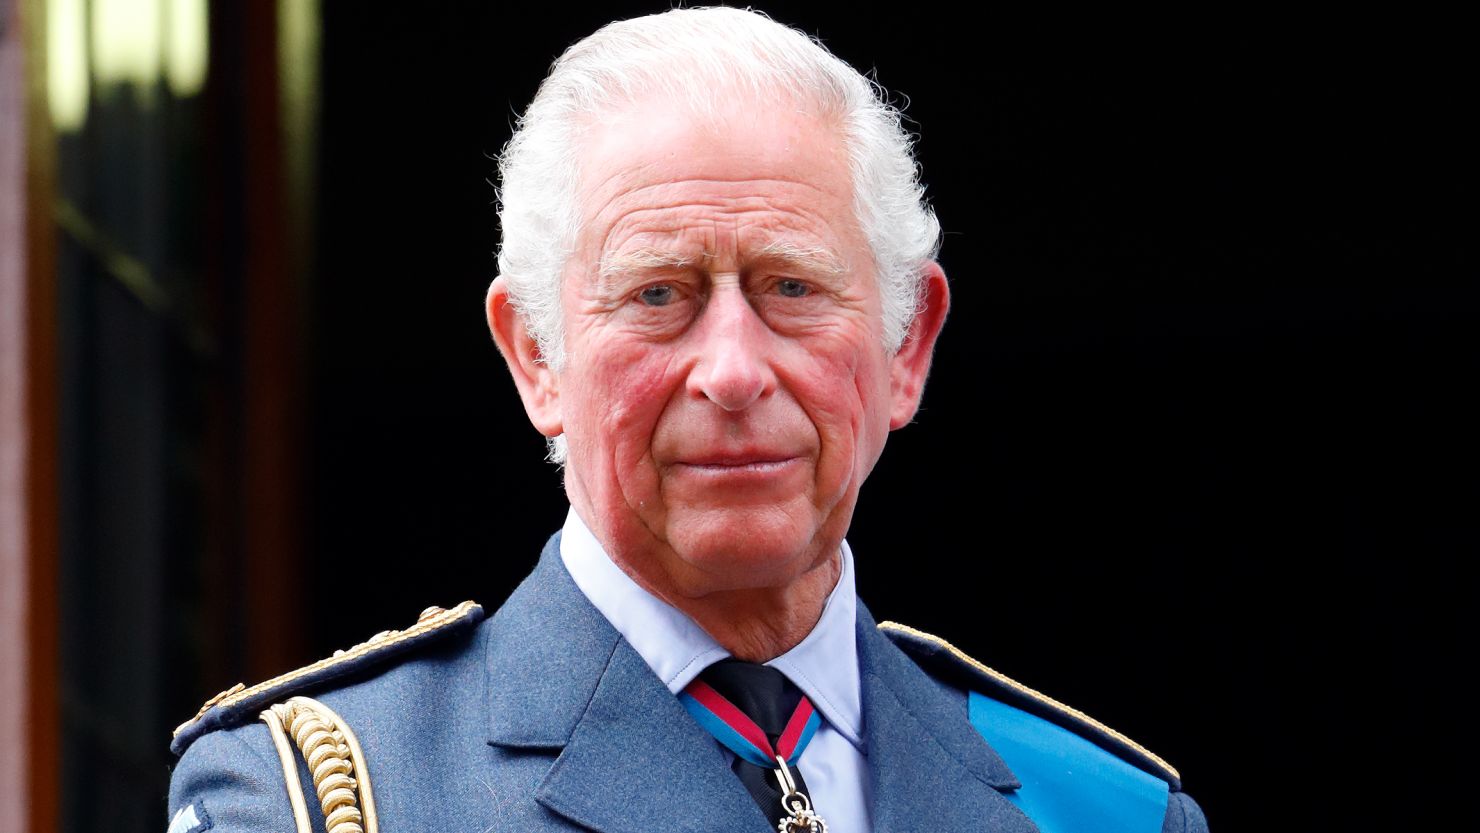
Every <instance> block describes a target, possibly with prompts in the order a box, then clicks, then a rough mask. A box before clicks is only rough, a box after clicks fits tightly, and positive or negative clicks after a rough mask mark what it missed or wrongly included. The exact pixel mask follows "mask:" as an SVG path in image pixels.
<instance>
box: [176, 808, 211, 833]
mask: <svg viewBox="0 0 1480 833" xmlns="http://www.w3.org/2000/svg"><path fill="white" fill-rule="evenodd" d="M210 829H211V817H210V814H208V813H206V806H205V805H204V804H201V803H200V802H199V801H197V802H195V803H194V804H191V805H189V806H187V807H184V808H182V809H181V810H180V812H178V813H176V814H175V817H174V818H173V819H170V829H169V833H201V831H204V830H210Z"/></svg>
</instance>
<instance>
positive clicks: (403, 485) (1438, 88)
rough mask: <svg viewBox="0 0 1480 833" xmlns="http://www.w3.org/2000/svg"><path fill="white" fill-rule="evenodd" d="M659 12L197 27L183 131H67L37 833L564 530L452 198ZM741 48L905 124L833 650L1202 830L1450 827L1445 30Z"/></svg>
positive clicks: (1455, 354) (1461, 231)
mask: <svg viewBox="0 0 1480 833" xmlns="http://www.w3.org/2000/svg"><path fill="white" fill-rule="evenodd" d="M311 6H312V4H310V5H309V6H305V8H310V7H311ZM665 7H666V6H664V5H663V4H601V5H600V6H599V7H598V6H595V5H594V4H577V5H575V6H569V5H558V6H557V5H556V4H545V5H537V4H517V5H516V4H507V3H482V2H439V3H428V4H420V5H416V6H410V5H408V4H404V3H399V4H392V3H386V2H369V1H368V0H360V2H353V3H350V2H327V3H323V4H322V15H321V17H314V18H313V20H315V21H317V23H316V27H317V28H313V27H310V28H311V29H312V30H313V31H314V32H316V35H315V37H313V38H308V39H307V40H303V41H300V42H298V43H299V44H300V47H301V48H300V49H299V51H298V52H296V53H294V54H295V55H299V56H300V57H298V58H294V59H293V60H298V61H300V63H299V64H293V63H292V62H291V61H285V59H283V58H281V57H279V56H280V54H281V53H279V52H278V46H279V44H280V43H283V42H287V41H290V40H291V38H287V37H286V36H285V35H284V34H283V33H285V32H288V31H289V30H290V27H289V26H288V23H289V22H290V21H289V19H288V18H286V17H282V14H281V12H280V11H274V9H275V8H276V9H279V10H281V9H282V8H287V6H274V4H267V3H260V4H259V3H239V2H215V3H211V4H210V12H211V18H210V44H211V55H210V75H209V79H208V81H207V85H206V87H205V88H204V90H203V91H201V92H199V93H192V94H189V95H181V96H177V97H174V98H171V97H170V96H168V95H164V94H162V93H161V90H162V89H163V87H162V86H161V83H162V82H156V83H155V86H154V88H153V91H152V92H149V91H148V90H145V91H143V92H139V91H135V92H134V93H127V91H123V92H116V91H114V92H107V91H103V90H100V89H99V88H98V87H96V86H95V87H94V89H93V92H92V93H91V99H90V105H89V116H88V121H87V123H86V125H85V127H83V128H80V129H78V130H76V131H74V132H72V133H68V134H66V135H62V136H60V137H59V138H58V140H57V147H56V149H55V150H56V155H57V160H56V162H55V165H56V168H57V170H56V178H57V183H56V185H55V191H56V205H55V206H52V208H53V209H54V211H53V213H54V215H55V217H54V219H55V220H56V225H57V239H58V243H57V270H56V271H57V279H56V282H57V288H58V292H57V294H58V298H57V306H58V315H57V317H58V322H57V324H56V328H57V330H58V332H57V340H58V359H57V364H58V370H59V374H58V375H59V388H60V394H59V403H58V405H57V408H58V412H59V418H58V421H59V426H58V437H59V444H60V447H59V448H58V449H57V451H58V463H57V465H58V469H59V474H58V479H59V480H60V482H61V486H62V488H61V494H60V495H59V499H58V502H59V507H60V508H59V515H60V529H61V534H60V537H61V553H60V557H59V565H60V566H59V568H58V574H59V575H58V584H59V586H60V588H61V593H60V596H61V598H60V601H59V602H58V605H59V607H60V611H59V613H58V617H59V620H60V622H59V631H60V633H59V643H60V647H59V652H58V653H59V656H60V660H59V666H60V671H59V675H60V680H59V687H60V691H59V697H58V699H59V701H60V705H61V715H62V724H63V725H62V730H61V737H60V743H61V747H60V757H61V759H62V764H63V767H62V770H63V771H62V779H61V780H62V783H63V784H66V785H75V784H80V783H87V784H88V785H89V799H88V800H86V801H74V800H72V798H71V796H70V793H66V794H64V800H63V801H62V805H61V806H62V815H63V822H64V824H63V825H62V827H63V829H66V830H69V831H74V832H75V833H80V831H92V830H113V831H120V830H128V831H133V830H140V831H143V830H154V829H159V826H160V824H161V823H162V822H164V821H165V819H164V818H163V816H164V806H163V804H164V802H163V795H164V790H165V788H166V781H167V778H168V765H169V763H170V760H171V759H170V757H169V755H168V753H167V751H166V739H167V737H168V732H169V729H170V728H171V727H173V726H174V725H175V724H177V723H179V722H180V721H181V720H184V719H185V718H187V717H189V716H190V715H191V714H193V713H194V711H195V708H196V706H197V705H198V704H199V703H200V702H202V701H203V700H204V699H205V698H207V697H209V696H210V695H211V694H213V693H215V692H216V691H219V690H221V689H222V688H225V687H226V686H227V685H229V684H231V683H233V682H236V681H238V680H242V681H244V682H247V683H249V684H250V683H252V682H255V681H257V680H260V679H263V678H265V677H267V676H270V675H273V674H276V673H280V672H282V671H284V670H286V669H288V668H292V667H294V666H295V665H297V664H302V663H306V662H308V661H311V660H313V659H315V658H318V657H321V656H325V655H327V654H329V653H330V652H331V651H333V650H334V649H336V648H344V647H348V646H349V645H351V644H354V643H358V642H361V641H363V640H364V639H366V638H367V637H368V636H370V635H371V634H373V633H375V632H377V631H380V630H382V629H385V628H395V627H405V626H407V625H409V624H410V623H411V622H412V621H413V620H414V618H415V616H416V614H417V612H418V611H420V610H421V609H422V608H423V607H425V606H427V605H431V604H440V605H444V606H450V605H451V604H455V603H456V602H458V601H461V600H463V599H467V598H472V599H477V600H478V601H480V602H482V603H483V604H484V605H485V606H486V607H488V608H489V609H490V610H491V609H492V608H494V607H496V606H497V605H498V604H499V603H500V602H501V601H502V599H503V598H504V597H505V595H506V594H507V593H508V592H509V590H510V589H511V588H512V586H513V584H514V583H515V582H517V581H518V580H519V579H520V578H522V577H523V576H524V575H525V574H526V573H527V572H528V571H529V570H530V569H531V568H532V566H533V564H534V561H535V558H536V556H537V553H538V551H539V548H540V546H541V545H542V544H543V542H544V541H545V539H546V538H547V537H548V536H549V535H550V534H551V533H552V532H554V531H555V530H556V529H557V528H558V527H559V525H560V523H561V522H562V519H563V517H564V514H565V511H566V504H565V501H564V497H563V494H562V492H561V488H560V478H559V473H558V472H557V470H556V469H555V468H554V467H552V466H550V465H549V464H547V463H544V462H543V455H544V444H543V440H542V438H540V437H539V436H538V435H537V434H536V433H535V431H534V430H533V429H532V428H531V427H530V426H529V425H528V424H527V422H526V421H525V418H524V414H523V410H522V408H521V406H520V404H519V401H518V398H517V396H516V395H515V392H514V388H513V385H512V383H511V382H510V381H509V380H508V378H507V374H506V372H505V370H504V368H503V364H502V361H501V359H500V358H499V356H498V353H497V350H496V349H495V348H494V346H493V344H492V342H491V340H490V338H489V336H488V333H487V327H486V324H485V322H484V317H483V296H484V292H485V290H486V288H487V285H488V282H489V281H490V280H491V279H492V277H493V276H494V272H495V261H494V254H493V252H494V249H495V247H496V245H497V241H498V230H497V218H496V210H495V205H494V187H493V185H492V183H491V181H490V180H491V179H492V177H493V176H494V170H495V166H494V162H493V161H492V158H493V156H494V155H496V154H497V152H498V151H499V149H500V148H501V147H502V145H503V143H504V142H505V141H506V140H507V137H508V134H509V130H510V127H511V125H512V123H513V121H514V119H515V115H516V113H517V112H518V111H519V110H520V109H521V108H522V107H524V106H525V104H526V103H527V102H528V100H529V99H530V97H531V96H532V95H533V93H534V90H535V88H536V86H537V84H538V83H539V80H540V79H541V78H542V77H543V75H544V72H545V70H546V69H547V68H548V66H549V64H550V62H551V61H552V60H553V59H554V58H555V57H556V56H557V55H558V54H559V53H560V52H561V51H562V50H563V49H564V48H565V47H566V46H567V45H568V44H570V43H571V42H573V41H574V40H576V39H578V38H579V37H581V36H583V35H585V34H588V33H589V32H591V31H593V30H594V29H595V28H597V27H598V26H599V25H601V24H602V23H604V22H606V21H608V20H611V19H614V18H618V17H624V16H629V15H632V14H639V13H646V12H650V11H655V10H660V9H662V8H665ZM765 8H766V10H767V11H769V12H771V13H772V14H773V15H774V16H775V17H776V18H777V19H779V20H781V21H783V22H786V23H789V24H792V25H796V26H798V27H800V28H802V29H804V30H806V31H808V32H811V33H814V34H817V35H819V36H820V37H821V38H822V39H823V40H824V42H825V43H826V44H827V45H828V46H829V47H830V48H831V49H833V50H834V51H835V52H836V53H837V54H838V55H840V56H841V57H843V58H844V59H846V60H848V61H849V62H850V63H852V64H853V65H854V66H856V67H858V68H860V69H864V70H875V71H876V74H877V79H878V80H879V81H880V83H882V84H883V85H884V86H885V87H887V88H888V89H889V90H891V91H892V92H893V94H894V96H895V97H896V99H897V100H899V101H901V102H905V101H907V102H908V107H907V111H906V112H907V114H908V116H909V117H910V119H911V124H910V127H911V129H912V130H914V131H916V132H918V134H919V137H920V138H919V143H918V153H919V158H920V160H921V162H922V164H923V167H924V176H925V181H926V183H927V185H928V193H929V197H930V199H931V201H932V203H933V205H934V206H935V208H936V210H937V211H938V213H939V215H940V218H941V222H942V225H943V227H944V229H945V239H944V247H943V249H942V253H941V261H942V263H943V265H944V267H945V270H946V273H947V275H948V276H949V278H950V280H951V285H952V292H953V311H952V314H951V317H950V320H949V321H948V322H947V324H946V329H945V332H944V334H943V336H942V338H941V341H940V344H939V348H938V352H937V356H936V363H935V367H934V372H933V374H932V377H931V382H930V385H929V387H928V389H927V391H926V394H925V400H924V405H923V407H922V409H921V411H920V413H919V415H918V417H917V419H916V424H915V425H912V426H909V427H907V428H905V429H903V430H901V431H899V432H897V433H896V434H894V435H893V437H892V438H891V441H890V444H889V448H888V449H887V450H886V452H885V454H884V457H883V460H882V462H881V463H880V465H879V467H878V469H877V470H876V471H875V473H874V475H873V477H872V478H871V479H870V481H869V483H868V485H867V486H866V487H865V489H864V491H863V496H862V498H861V501H860V505H859V507H858V511H857V513H856V515H855V521H854V525H853V529H852V530H851V532H850V534H849V540H850V542H851V544H852V546H853V548H854V551H855V553H856V554H857V557H858V571H859V575H858V581H859V591H860V594H861V595H862V597H863V599H864V600H865V601H866V602H867V603H868V605H869V606H870V608H871V609H872V611H873V613H874V614H875V615H876V616H877V617H878V618H880V619H893V620H897V621H901V622H904V623H907V624H910V625H913V626H915V627H918V628H921V629H924V630H927V631H930V632H933V633H937V634H939V635H941V636H943V637H945V638H947V639H949V640H951V641H953V642H954V643H955V644H957V645H958V646H960V647H961V648H962V649H964V650H966V651H967V652H968V653H970V654H972V655H973V656H975V657H977V658H979V659H981V660H982V661H983V662H985V663H987V664H988V665H991V666H993V667H995V668H997V669H999V670H1001V671H1002V672H1004V673H1006V674H1008V675H1010V676H1012V677H1014V678H1016V679H1018V680H1020V681H1022V682H1024V683H1025V684H1027V685H1030V686H1032V687H1034V688H1037V689H1039V690H1041V691H1044V692H1046V693H1048V694H1050V695H1052V696H1054V697H1056V698H1058V699H1060V700H1062V701H1064V702H1067V703H1069V704H1072V705H1073V706H1075V707H1077V708H1079V709H1082V710H1083V711H1085V712H1088V713H1089V714H1091V715H1094V716H1095V717H1096V718H1098V719H1100V720H1101V721H1103V722H1105V723H1107V724H1108V725H1110V726H1113V727H1115V728H1116V729H1118V730H1120V731H1121V732H1123V733H1125V734H1127V735H1129V736H1130V737H1132V738H1135V739H1136V740H1137V741H1139V742H1141V743H1142V744H1144V745H1145V746H1146V747H1148V748H1150V749H1151V750H1153V751H1155V752H1156V753H1158V754H1159V755H1161V756H1162V757H1164V758H1165V759H1167V760H1168V761H1170V762H1171V763H1172V764H1173V765H1174V766H1176V767H1177V768H1178V769H1180V770H1181V772H1182V774H1183V776H1184V780H1185V783H1186V787H1187V789H1188V791H1189V792H1190V793H1191V794H1192V795H1193V796H1194V797H1196V798H1197V799H1198V800H1199V802H1201V804H1202V805H1203V807H1204V808H1205V810H1206V811H1207V814H1208V817H1209V819H1210V821H1211V823H1212V827H1213V830H1215V831H1218V832H1219V833H1230V831H1236V830H1258V831H1263V830H1281V829H1289V830H1342V831H1347V830H1383V831H1386V830H1392V829H1402V830H1415V829H1432V828H1434V827H1436V826H1437V820H1438V819H1439V818H1442V817H1443V815H1444V812H1445V811H1446V810H1449V809H1450V808H1451V807H1452V806H1458V807H1459V808H1460V809H1463V806H1464V805H1463V802H1464V796H1465V795H1466V793H1465V790H1466V789H1467V786H1468V785H1467V781H1468V780H1469V774H1468V770H1467V769H1464V768H1462V767H1460V766H1458V765H1457V764H1456V763H1454V762H1453V760H1452V759H1454V758H1457V757H1459V756H1458V755H1457V754H1455V752H1456V751H1458V750H1462V749H1465V748H1466V747H1465V744H1466V743H1467V740H1466V739H1467V738H1468V735H1469V734H1470V730H1469V724H1470V722H1471V721H1470V720H1469V718H1468V711H1467V707H1468V699H1469V698H1468V697H1466V696H1465V694H1466V690H1465V689H1464V688H1461V687H1460V686H1459V685H1458V680H1457V677H1458V674H1459V672H1460V671H1461V670H1462V669H1463V668H1464V667H1465V665H1466V664H1467V663H1466V660H1467V659H1468V658H1469V657H1471V656H1473V654H1474V653H1475V652H1474V648H1473V645H1472V641H1471V639H1470V638H1469V637H1468V636H1466V634H1467V633H1469V631H1468V628H1469V627H1470V625H1469V624H1468V623H1470V622H1471V620H1472V618H1473V616H1472V615H1471V612H1470V608H1471V604H1472V599H1473V596H1474V587H1475V584H1474V581H1473V579H1472V578H1471V573H1472V571H1471V570H1470V568H1469V564H1468V559H1469V558H1471V557H1473V554H1474V553H1475V552H1476V551H1477V547H1476V544H1477V540H1476V535H1475V532H1476V523H1475V517H1474V512H1475V510H1474V506H1475V501H1476V498H1477V497H1480V494H1477V492H1480V489H1477V488H1476V485H1477V484H1476V476H1475V471H1476V462H1477V460H1476V455H1475V453H1474V452H1475V450H1476V449H1475V442H1474V429H1473V426H1474V425H1475V423H1476V417H1477V416H1480V414H1477V412H1476V409H1475V408H1474V407H1473V405H1472V404H1471V401H1470V400H1471V399H1472V392H1471V391H1472V389H1473V387H1474V385H1475V379H1476V375H1477V370H1480V367H1477V364H1480V351H1477V350H1476V345H1475V343H1474V342H1475V338H1474V333H1475V332H1476V325H1477V324H1480V320H1477V319H1480V304H1477V302H1480V298H1477V294H1480V293H1477V291H1476V281H1475V268H1474V256H1473V253H1474V248H1475V247H1474V240H1473V238H1474V234H1473V230H1474V227H1475V222H1474V210H1473V205H1472V203H1473V194H1474V193H1475V191H1474V177H1473V168H1474V164H1473V161H1472V160H1473V150H1472V148H1473V147H1474V146H1475V144H1476V143H1475V141H1474V137H1473V136H1471V135H1468V133H1469V131H1467V130H1466V129H1465V128H1466V127H1467V125H1468V122H1469V121H1470V118H1469V116H1470V111H1472V110H1473V109H1474V91H1473V83H1472V82H1470V81H1469V76H1470V75H1471V74H1472V72H1470V70H1471V69H1472V68H1471V67H1470V66H1468V64H1472V63H1473V60H1469V59H1468V58H1469V55H1470V53H1472V52H1473V48H1472V46H1471V45H1470V44H1468V43H1467V42H1465V40H1464V39H1463V38H1462V36H1461V34H1460V33H1461V32H1462V31H1467V30H1465V29H1464V28H1463V27H1461V26H1459V25H1458V23H1456V22H1455V21H1445V20H1438V19H1435V20H1416V19H1396V18H1391V17H1390V18H1382V19H1366V20H1362V19H1356V18H1353V17H1351V16H1350V15H1348V16H1347V17H1344V18H1341V19H1336V18H1327V19H1323V20H1321V21H1318V22H1315V23H1311V24H1297V23H1296V22H1294V21H1292V20H1291V19H1289V17H1288V16H1285V17H1279V18H1273V17H1271V18H1268V19H1257V18H1253V17H1246V18H1243V19H1239V20H1232V19H1222V20H1214V19H1212V18H1211V17H1210V18H1209V19H1208V20H1197V21H1195V20H1192V19H1189V18H1187V17H1185V16H1184V17H1178V18H1170V17H1168V18H1148V19H1144V20H1132V19H1125V18H1117V19H1114V20H1082V19H1073V20H1070V19H1068V17H1067V15H1066V16H1065V19H1064V20H1057V21H1054V24H1055V25H1053V26H1042V25H1038V26H1024V25H1021V24H1019V23H1018V22H1017V21H1014V20H1009V19H1007V18H1006V17H1005V16H1003V15H999V14H995V13H991V14H989V13H980V14H976V15H971V16H966V15H963V14H960V13H956V14H945V13H942V12H938V11H934V10H929V9H924V8H919V7H917V6H910V7H903V6H900V5H898V4H857V3H853V4H843V3H807V4H801V3H770V4H767V5H766V6H765ZM295 85H296V86H295ZM292 88H302V89H303V90H307V98H304V99H293V100H296V101H299V102H300V103H302V102H303V101H308V102H309V104H308V105H307V106H305V107H300V108H299V110H297V111H296V112H298V113H299V115H298V116H295V117H289V116H287V115H284V113H285V112H287V111H286V110H284V109H281V108H280V105H282V104H283V103H284V101H287V100H289V99H292V96H291V95H290V93H289V92H288V90H290V89H292ZM305 113H307V114H310V116H305V115H304V114H305ZM305 160H306V161H305ZM141 270H142V271H141ZM141 275H142V277H141Z"/></svg>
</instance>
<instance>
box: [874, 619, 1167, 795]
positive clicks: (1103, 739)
mask: <svg viewBox="0 0 1480 833" xmlns="http://www.w3.org/2000/svg"><path fill="white" fill-rule="evenodd" d="M879 630H881V631H883V632H884V633H885V634H886V635H887V636H888V637H889V638H890V639H892V640H894V642H895V644H897V645H898V646H899V647H900V648H902V649H904V651H905V653H907V654H909V655H910V656H911V657H913V658H914V659H915V661H916V662H918V663H920V664H922V665H925V666H927V667H929V668H931V669H932V670H935V671H938V672H940V673H942V674H943V675H945V676H946V677H948V678H949V679H951V680H952V681H953V682H956V683H959V684H961V685H962V686H963V687H966V688H969V689H971V690H974V691H978V692H979V693H981V694H984V695H986V696H989V697H994V698H998V699H1001V700H1003V701H1004V702H1007V703H1008V704H1010V705H1014V706H1017V707H1019V708H1021V709H1023V710H1025V711H1027V712H1029V713H1031V714H1036V715H1038V716H1039V717H1042V718H1044V719H1046V720H1048V721H1050V722H1052V723H1054V724H1056V725H1059V726H1062V727H1064V728H1065V729H1068V730H1070V731H1072V732H1074V733H1076V734H1078V735H1080V736H1082V737H1084V738H1086V739H1087V740H1089V741H1092V742H1093V743H1094V744H1095V745H1096V746H1099V747H1101V748H1102V749H1104V750H1106V751H1107V752H1110V753H1112V754H1114V755H1116V756H1118V757H1121V758H1124V759H1126V760H1127V761H1129V762H1131V763H1133V764H1135V765H1136V766H1139V767H1141V768H1142V769H1145V770H1146V771H1147V772H1150V773H1152V774H1153V775H1156V776H1157V777H1158V778H1161V779H1162V780H1163V781H1166V782H1167V783H1168V784H1169V785H1171V788H1172V789H1173V790H1180V789H1181V788H1182V776H1181V775H1180V774H1179V773H1178V772H1177V770H1176V769H1174V768H1173V767H1172V765H1171V764H1168V763H1167V762H1166V761H1164V760H1162V759H1161V758H1160V757H1158V756H1157V755H1155V754H1154V753H1152V752H1151V750H1149V749H1147V748H1145V747H1144V746H1141V745H1140V744H1139V743H1136V742H1135V741H1133V740H1131V739H1130V738H1128V737H1126V736H1125V735H1122V734H1121V733H1119V732H1117V731H1115V730H1114V729H1112V728H1110V727H1109V726H1106V725H1105V724H1103V723H1101V722H1100V721H1098V720H1095V719H1094V718H1093V717H1090V716H1089V715H1087V714H1085V713H1084V712H1082V711H1079V710H1078V709H1076V708H1073V707H1071V706H1066V705H1064V704H1063V703H1060V702H1059V701H1057V700H1055V699H1053V698H1052V697H1049V696H1048V695H1046V694H1041V693H1039V692H1037V691H1034V690H1033V689H1031V688H1028V687H1027V686H1025V685H1023V684H1022V683H1020V682H1018V681H1017V680H1014V679H1012V678H1011V677H1008V676H1007V675H1005V674H1003V673H1001V672H999V671H996V670H993V669H991V668H988V667H987V666H986V665H983V664H982V663H980V662H978V661H977V660H975V659H973V658H972V657H970V656H967V655H966V653H965V652H964V651H962V650H961V649H960V648H957V647H956V646H954V645H952V644H951V643H949V642H947V641H945V640H944V639H941V638H940V637H938V636H935V635H933V634H928V633H925V632H924V631H920V630H916V629H914V628H912V627H910V626H908V625H901V624H899V623H898V622H881V623H880V624H879Z"/></svg>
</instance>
